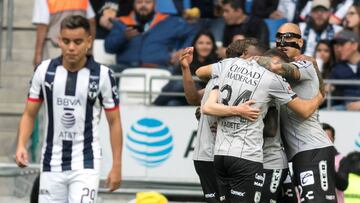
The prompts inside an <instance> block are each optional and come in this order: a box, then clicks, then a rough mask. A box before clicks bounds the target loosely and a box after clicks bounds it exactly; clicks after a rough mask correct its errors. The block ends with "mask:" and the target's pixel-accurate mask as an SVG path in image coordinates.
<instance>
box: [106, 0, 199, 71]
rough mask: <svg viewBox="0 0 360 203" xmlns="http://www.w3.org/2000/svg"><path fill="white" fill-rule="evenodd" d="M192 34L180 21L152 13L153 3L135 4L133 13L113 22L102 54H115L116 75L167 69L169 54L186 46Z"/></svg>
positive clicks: (151, 0)
mask: <svg viewBox="0 0 360 203" xmlns="http://www.w3.org/2000/svg"><path fill="white" fill-rule="evenodd" d="M194 32H195V30H194V27H191V26H189V25H188V24H187V23H186V22H185V21H184V20H183V19H182V18H180V17H176V16H170V15H166V14H162V13H158V12H155V0H135V2H134V10H133V12H132V13H131V14H130V15H128V16H123V17H120V18H119V20H118V21H114V23H113V27H112V29H111V32H110V34H109V35H108V36H107V37H106V38H105V50H106V51H107V52H109V53H114V54H116V62H117V65H118V67H117V69H114V70H115V71H117V72H121V71H122V70H123V69H124V68H127V67H139V66H141V67H159V68H160V67H168V66H169V65H172V64H171V59H172V58H171V57H172V52H173V51H176V50H179V49H180V48H183V47H186V46H189V45H190V44H191V40H192V38H193V35H194ZM175 55H176V54H174V56H175Z"/></svg>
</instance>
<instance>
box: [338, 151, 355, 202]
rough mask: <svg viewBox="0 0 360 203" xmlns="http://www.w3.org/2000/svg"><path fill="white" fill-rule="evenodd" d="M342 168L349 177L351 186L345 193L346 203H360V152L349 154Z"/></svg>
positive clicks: (342, 163)
mask: <svg viewBox="0 0 360 203" xmlns="http://www.w3.org/2000/svg"><path fill="white" fill-rule="evenodd" d="M341 165H344V166H341V167H343V168H344V171H345V172H347V174H348V175H349V185H348V187H347V188H346V190H345V192H344V196H345V202H346V203H358V202H359V201H360V187H359V185H360V152H358V151H355V152H351V153H350V154H348V155H347V156H346V157H345V158H344V161H341Z"/></svg>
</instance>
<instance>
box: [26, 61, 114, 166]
mask: <svg viewBox="0 0 360 203" xmlns="http://www.w3.org/2000/svg"><path fill="white" fill-rule="evenodd" d="M28 100H29V101H32V102H37V101H39V102H41V101H44V104H45V107H46V112H45V113H46V125H45V136H44V137H45V141H44V145H43V149H42V171H67V170H76V169H84V168H90V169H97V168H98V167H99V163H100V158H101V148H100V143H99V132H98V123H99V119H100V113H101V108H102V107H104V108H105V110H106V111H107V110H114V109H116V108H118V95H117V92H116V85H115V80H114V78H113V76H112V72H111V71H110V70H109V69H108V68H107V67H105V66H102V65H99V64H97V63H96V62H95V61H94V60H93V59H92V57H89V58H88V59H87V63H86V65H85V67H84V68H82V69H81V70H79V71H77V72H69V71H67V70H66V69H65V68H64V67H63V66H62V60H61V58H60V57H59V58H56V59H53V60H46V61H43V62H42V63H41V64H40V65H39V66H38V67H37V69H36V71H35V73H34V76H33V79H32V82H31V88H30V91H29V98H28Z"/></svg>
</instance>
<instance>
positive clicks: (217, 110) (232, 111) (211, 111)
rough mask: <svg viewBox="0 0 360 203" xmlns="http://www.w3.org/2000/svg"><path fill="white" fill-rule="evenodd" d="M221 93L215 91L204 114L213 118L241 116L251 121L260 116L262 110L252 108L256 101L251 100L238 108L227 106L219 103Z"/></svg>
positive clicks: (203, 109)
mask: <svg viewBox="0 0 360 203" xmlns="http://www.w3.org/2000/svg"><path fill="white" fill-rule="evenodd" d="M218 94H219V91H218V89H213V90H212V91H211V92H210V94H209V97H208V99H207V100H206V102H205V104H204V106H202V112H203V113H204V114H207V115H213V116H241V117H243V118H245V119H247V120H249V121H255V120H256V119H257V118H258V117H259V115H260V110H259V109H256V108H252V107H251V105H252V104H254V103H255V101H254V100H249V101H247V102H245V103H243V104H240V105H238V106H226V105H224V104H219V103H218V102H217V98H218Z"/></svg>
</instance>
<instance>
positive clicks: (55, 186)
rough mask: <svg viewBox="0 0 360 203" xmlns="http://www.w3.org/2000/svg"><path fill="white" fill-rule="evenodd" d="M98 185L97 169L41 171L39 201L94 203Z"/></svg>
mask: <svg viewBox="0 0 360 203" xmlns="http://www.w3.org/2000/svg"><path fill="white" fill-rule="evenodd" d="M98 187H99V171H98V170H95V169H81V170H74V171H64V172H41V174H40V188H39V203H50V202H51V203H75V202H76V203H79V202H80V203H82V202H84V203H85V202H86V203H94V202H96V197H97V192H98Z"/></svg>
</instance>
